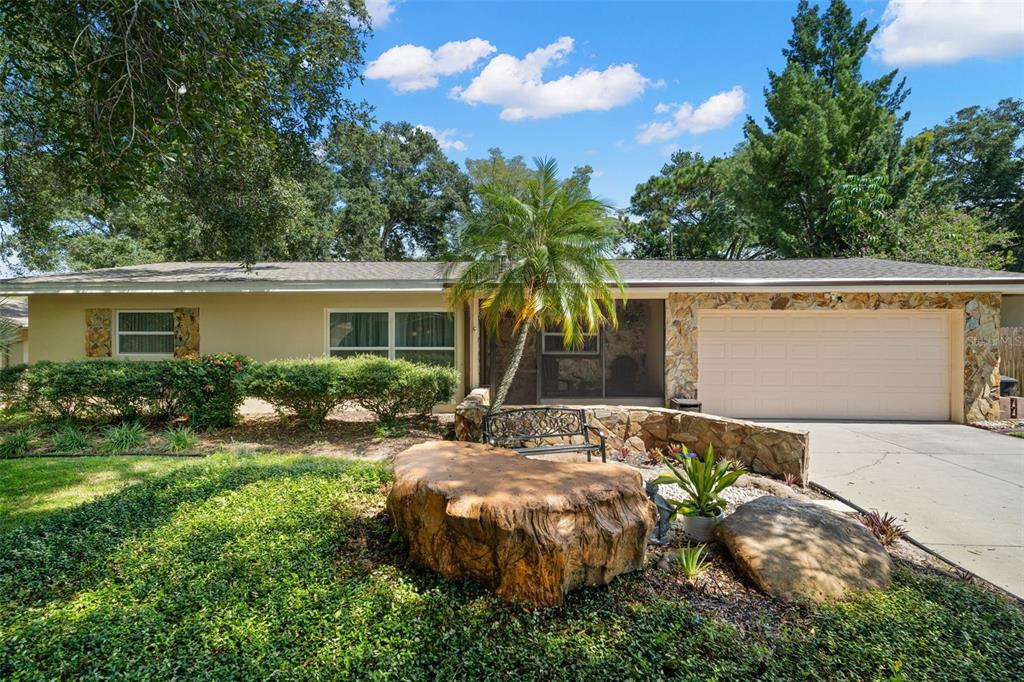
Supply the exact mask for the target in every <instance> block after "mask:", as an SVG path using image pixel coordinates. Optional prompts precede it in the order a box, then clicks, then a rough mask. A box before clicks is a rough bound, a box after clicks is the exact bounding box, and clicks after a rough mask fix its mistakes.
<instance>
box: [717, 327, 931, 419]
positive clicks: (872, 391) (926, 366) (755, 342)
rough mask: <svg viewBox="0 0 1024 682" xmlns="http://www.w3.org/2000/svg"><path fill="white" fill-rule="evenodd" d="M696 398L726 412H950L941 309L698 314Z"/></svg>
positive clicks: (869, 415)
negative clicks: (933, 310)
mask: <svg viewBox="0 0 1024 682" xmlns="http://www.w3.org/2000/svg"><path fill="white" fill-rule="evenodd" d="M698 316H699V317H698V342H697V351H698V384H697V386H698V397H699V398H700V400H701V401H702V402H703V404H704V405H703V408H704V411H705V412H709V413H711V414H720V415H724V416H730V417H779V418H804V419H912V420H946V419H949V406H950V366H949V352H950V350H949V348H950V339H949V318H948V317H947V313H945V312H942V311H935V312H932V311H913V312H904V311H870V312H828V311H826V312H782V311H751V312H748V311H727V310H701V311H700V312H699V313H698Z"/></svg>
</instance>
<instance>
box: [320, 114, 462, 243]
mask: <svg viewBox="0 0 1024 682" xmlns="http://www.w3.org/2000/svg"><path fill="white" fill-rule="evenodd" d="M326 159H327V163H328V166H329V167H330V168H331V171H332V173H333V175H334V177H335V180H336V183H337V191H338V195H339V196H338V198H339V202H340V203H341V208H340V210H339V212H338V217H337V220H338V223H337V233H336V242H335V244H334V245H333V248H332V251H333V255H336V256H338V257H342V258H349V259H358V260H400V259H405V258H412V257H414V256H427V257H434V258H436V257H440V256H443V255H444V254H446V253H448V252H449V251H450V248H451V245H450V239H451V235H450V232H451V230H452V229H454V226H455V224H456V222H457V220H458V218H459V216H460V215H461V214H462V213H464V212H465V211H466V210H467V209H468V207H469V203H470V181H469V178H468V177H467V176H466V175H465V174H464V173H463V172H462V171H461V170H460V169H459V167H458V166H457V165H456V164H455V163H454V162H452V161H451V160H449V159H448V158H447V157H446V156H445V155H444V152H443V151H442V150H441V147H440V145H438V143H437V140H436V139H434V137H433V136H432V135H431V134H429V133H427V132H425V131H423V130H419V129H417V128H415V127H413V126H412V125H410V124H409V123H385V124H383V125H382V126H380V128H379V129H377V130H370V129H367V128H365V127H363V126H361V125H357V124H352V123H343V124H339V125H338V126H337V127H336V128H335V129H334V131H333V132H332V134H331V136H330V139H329V140H328V142H327V145H326Z"/></svg>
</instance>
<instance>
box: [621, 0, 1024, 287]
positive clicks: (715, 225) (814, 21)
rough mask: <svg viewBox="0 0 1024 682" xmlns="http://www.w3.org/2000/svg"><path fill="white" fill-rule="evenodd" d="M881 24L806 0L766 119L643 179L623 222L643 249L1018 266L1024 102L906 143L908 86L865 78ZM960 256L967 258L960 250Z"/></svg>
mask: <svg viewBox="0 0 1024 682" xmlns="http://www.w3.org/2000/svg"><path fill="white" fill-rule="evenodd" d="M875 31H876V27H870V26H869V25H868V24H867V22H866V21H865V20H860V21H857V22H855V21H853V18H852V14H851V12H850V10H849V8H848V7H847V5H846V4H845V3H844V2H843V0H833V1H832V2H831V4H830V5H829V7H828V8H827V9H826V10H825V11H824V12H823V11H822V10H821V9H819V8H818V7H812V6H810V5H809V4H808V3H807V2H806V0H805V1H803V2H801V3H800V5H799V6H798V8H797V12H796V15H795V16H794V18H793V35H792V37H791V38H790V40H789V43H788V45H787V47H786V48H785V49H784V50H783V55H784V56H785V57H786V66H785V68H784V69H783V70H782V71H781V72H780V73H776V72H771V71H770V72H769V87H768V88H767V89H766V90H765V104H766V108H767V110H768V116H767V118H766V120H765V121H764V123H763V124H759V123H757V122H755V121H753V120H748V121H747V122H746V125H745V126H744V137H745V139H744V142H743V143H742V144H741V145H739V146H738V147H737V149H736V151H735V152H734V153H733V154H732V155H730V156H727V157H725V158H712V159H707V160H705V159H704V158H702V157H701V156H699V155H696V154H690V153H677V154H675V155H674V156H673V158H672V160H671V162H670V163H669V164H667V165H666V166H665V167H664V168H662V171H661V173H660V174H659V175H656V176H654V177H652V178H651V179H650V180H648V181H646V182H644V183H641V184H640V185H638V186H637V188H636V192H635V193H634V195H633V198H632V202H631V206H630V213H631V214H632V218H633V220H631V221H629V222H627V223H625V225H626V233H627V235H628V238H629V241H628V247H629V249H630V253H631V254H632V255H633V256H636V257H671V258H730V257H843V256H857V255H866V254H871V255H878V256H885V257H893V258H903V259H912V260H920V261H927V262H935V263H948V264H953V263H958V264H973V265H976V266H978V267H1001V266H1004V265H1006V264H1007V258H1006V253H1007V250H1008V248H1009V247H1011V246H1014V247H1015V250H1016V253H1017V264H1018V267H1021V266H1022V265H1024V125H1022V120H1024V107H1022V104H1021V102H1020V101H1019V100H1003V101H1002V102H1000V103H999V105H998V106H997V107H995V108H994V109H982V108H980V107H970V108H968V109H964V110H962V111H960V112H958V113H957V114H956V115H955V116H954V117H952V118H950V119H949V120H948V121H947V122H946V123H944V124H943V125H940V126H936V127H935V128H933V129H931V130H929V131H925V132H924V133H922V134H920V135H917V136H915V137H911V138H909V139H906V140H904V139H903V126H904V123H905V122H906V120H907V116H908V114H907V113H905V112H902V106H903V103H904V100H905V99H906V96H907V94H908V93H909V90H907V89H906V87H905V84H904V82H903V81H902V80H899V79H898V74H897V72H896V71H892V72H889V73H887V74H885V75H883V76H882V77H880V78H877V79H874V80H869V79H865V78H864V77H863V75H862V73H861V65H862V63H863V60H864V57H865V55H866V53H867V50H868V46H869V44H870V42H871V39H872V37H873V36H874V34H875ZM957 254H959V256H957Z"/></svg>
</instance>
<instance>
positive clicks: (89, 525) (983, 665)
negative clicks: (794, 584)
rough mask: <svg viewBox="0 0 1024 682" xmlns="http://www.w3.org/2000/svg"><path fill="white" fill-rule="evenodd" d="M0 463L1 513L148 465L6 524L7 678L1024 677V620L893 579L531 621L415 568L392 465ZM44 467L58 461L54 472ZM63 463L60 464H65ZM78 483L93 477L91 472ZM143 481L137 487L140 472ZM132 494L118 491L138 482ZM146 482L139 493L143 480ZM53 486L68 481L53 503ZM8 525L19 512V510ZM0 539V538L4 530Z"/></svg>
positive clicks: (637, 588) (655, 591) (622, 593)
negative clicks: (390, 507) (731, 605)
mask: <svg viewBox="0 0 1024 682" xmlns="http://www.w3.org/2000/svg"><path fill="white" fill-rule="evenodd" d="M102 459H103V460H106V462H105V464H104V467H106V469H105V468H104V467H99V466H97V465H98V464H99V463H100V461H101V458H95V459H89V460H67V459H62V460H44V459H34V460H9V461H3V462H0V476H3V477H5V478H0V481H2V485H0V505H3V506H0V509H8V510H13V509H15V506H16V505H14V504H12V500H11V496H12V495H19V494H20V493H19V492H17V491H18V490H19V489H20V488H21V487H22V486H23V485H24V486H29V487H33V488H34V489H37V490H40V489H43V488H49V494H51V495H56V494H58V493H59V491H60V489H61V488H62V487H63V485H64V481H63V477H70V480H69V481H68V483H67V485H69V486H70V487H72V488H76V489H77V488H81V487H82V485H83V483H84V482H87V481H88V480H89V478H90V477H96V478H97V480H98V482H102V481H103V478H102V475H101V474H102V473H103V472H104V471H105V470H109V469H110V467H112V466H113V463H114V462H117V461H120V462H127V463H131V464H132V465H133V466H139V465H143V464H146V465H148V464H152V465H153V466H154V468H153V469H151V470H149V471H146V472H144V473H141V475H140V476H139V478H141V482H139V483H137V484H134V485H127V486H123V485H122V486H119V487H117V488H114V489H113V491H112V492H108V493H107V494H106V495H103V496H101V497H98V498H93V499H92V500H91V501H84V502H79V503H77V504H71V505H67V506H64V507H63V508H61V509H58V510H55V511H44V512H41V513H39V514H36V515H34V516H32V517H20V516H17V515H15V516H14V517H11V516H10V515H8V517H7V527H8V529H7V530H6V531H5V532H0V678H4V679H52V678H82V677H85V678H89V677H92V678H106V677H121V678H129V679H130V678H136V679H167V678H172V677H173V678H177V679H190V680H214V679H216V680H227V679H266V678H271V677H273V678H279V679H331V678H355V679H411V680H416V679H494V678H498V677H502V678H505V679H572V680H588V681H591V680H605V679H609V680H618V681H621V680H627V679H680V680H712V679H720V680H725V679H730V680H731V679H771V680H789V679H816V680H871V679H887V678H890V676H892V675H894V674H896V673H897V672H899V673H900V674H903V675H905V676H906V678H907V679H929V680H944V679H948V680H991V679H1013V678H1019V677H1020V676H1021V675H1022V674H1024V615H1022V612H1021V611H1020V610H1019V609H1018V608H1017V607H1016V606H1014V605H1013V604H1011V603H1010V602H1008V601H1007V600H1005V599H1003V598H1001V597H999V596H997V595H995V594H992V593H990V592H988V591H986V590H984V589H982V588H980V587H978V586H975V585H971V584H968V583H965V582H962V581H959V580H955V579H951V578H948V577H943V576H938V575H929V574H925V573H921V572H918V571H912V570H909V569H907V568H906V567H900V568H898V570H897V571H896V574H895V582H894V585H893V587H892V588H891V589H890V590H889V591H887V592H885V593H880V594H873V595H869V596H865V597H861V598H857V599H855V600H853V601H850V602H847V603H843V604H837V605H825V606H804V605H796V606H785V605H780V603H778V602H775V601H774V600H769V599H768V598H767V597H764V596H763V595H758V594H757V593H756V591H754V590H752V589H751V590H750V591H749V593H750V595H752V596H750V597H748V598H749V599H750V603H751V604H755V605H757V606H756V607H750V608H747V609H745V611H746V613H745V614H744V616H743V618H742V619H740V620H736V621H732V620H729V619H727V618H723V617H721V616H720V615H716V612H715V611H709V610H707V609H705V608H704V607H703V606H702V603H707V602H709V601H713V600H715V599H718V597H717V596H716V593H715V592H714V590H713V589H712V590H710V591H708V592H700V593H698V592H697V590H698V589H700V588H698V587H696V586H694V585H692V584H687V585H686V586H685V588H680V589H684V590H685V591H682V592H677V591H673V589H670V588H671V585H670V581H671V576H670V575H669V574H665V573H664V572H662V571H659V570H657V569H654V568H650V569H647V570H645V571H642V572H639V573H637V574H632V575H629V576H624V577H622V578H620V579H617V580H616V581H615V582H614V583H613V584H612V585H611V586H610V587H608V588H595V589H585V590H581V591H578V592H575V593H573V594H571V595H570V596H569V598H568V600H567V604H566V605H565V606H564V607H563V608H560V609H552V610H542V611H530V610H524V609H523V608H521V607H519V606H516V605H510V604H506V603H503V602H501V601H500V600H498V599H496V598H495V597H493V596H492V595H490V594H489V593H488V592H486V591H485V590H483V589H482V588H480V587H478V586H477V585H475V584H473V583H471V582H451V581H447V580H444V579H442V578H440V577H438V576H436V575H434V574H432V573H429V572H426V571H422V570H419V569H417V568H415V567H412V566H409V565H408V564H407V563H406V562H405V560H404V556H405V554H404V549H403V547H402V545H401V544H400V543H399V542H395V541H393V539H392V528H391V524H390V522H389V520H388V519H387V517H386V516H385V515H384V513H383V502H384V497H385V495H386V491H387V487H388V485H389V474H388V471H387V468H386V466H385V465H384V464H381V463H368V462H359V461H354V460H346V459H337V458H321V457H308V456H294V455H292V456H287V455H260V456H240V455H229V454H219V455H215V456H213V457H210V458H205V459H201V460H197V459H186V460H183V459H170V458H163V459H156V460H152V459H150V458H138V457H136V458H128V457H122V458H102ZM49 462H58V464H57V465H55V466H54V467H53V468H49V466H48V463H49ZM63 463H67V464H63ZM83 463H86V464H87V465H88V466H89V467H90V468H89V469H88V470H86V471H80V470H79V469H78V467H79V466H80V465H82V464H83ZM136 473H138V472H136ZM126 475H127V474H126ZM133 475H134V474H133ZM58 481H59V482H58ZM15 511H16V510H15ZM0 519H3V517H0Z"/></svg>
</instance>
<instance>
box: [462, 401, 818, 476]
mask: <svg viewBox="0 0 1024 682" xmlns="http://www.w3.org/2000/svg"><path fill="white" fill-rule="evenodd" d="M489 403H490V392H489V391H488V389H486V388H478V389H475V390H473V391H471V392H470V394H469V395H468V396H466V398H465V399H464V400H463V401H462V403H460V404H459V406H458V407H456V408H455V436H456V438H457V439H459V440H467V441H479V440H480V437H481V427H482V425H483V418H484V415H485V414H486V413H487V407H488V405H489ZM577 407H583V409H584V410H585V412H586V415H587V422H588V423H589V424H591V425H592V426H596V427H598V428H602V429H603V430H604V432H605V434H606V435H607V438H608V442H607V448H608V452H609V456H610V457H611V458H612V459H615V458H616V455H618V454H622V453H623V451H624V450H626V451H629V452H636V451H647V450H650V449H651V448H661V449H663V450H665V449H667V448H668V446H669V445H670V444H678V443H682V444H683V445H685V446H686V447H687V448H689V449H690V450H691V451H694V452H698V453H701V454H703V453H704V452H705V451H706V450H707V447H708V446H709V445H711V446H713V447H714V449H715V453H716V455H718V456H721V457H726V458H729V459H735V460H739V461H740V462H742V463H743V465H744V466H745V467H746V468H747V469H749V470H750V471H753V472H755V473H758V474H767V475H769V476H785V475H786V474H792V475H794V476H796V477H797V479H798V480H799V481H801V483H803V484H806V483H807V468H808V464H809V436H808V434H807V432H806V431H798V430H796V429H787V428H781V427H777V426H768V425H767V424H758V423H755V422H748V421H743V420H740V419H729V418H727V417H716V416H714V415H710V414H704V413H701V412H682V411H679V410H669V409H666V408H663V407H633V406H628V405H586V406H583V405H581V406H577ZM550 440H551V441H552V442H555V441H557V440H559V439H550ZM563 440H564V439H563Z"/></svg>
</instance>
